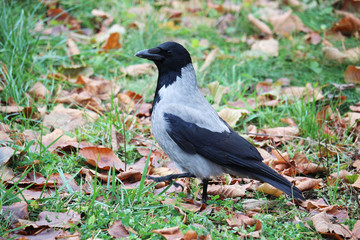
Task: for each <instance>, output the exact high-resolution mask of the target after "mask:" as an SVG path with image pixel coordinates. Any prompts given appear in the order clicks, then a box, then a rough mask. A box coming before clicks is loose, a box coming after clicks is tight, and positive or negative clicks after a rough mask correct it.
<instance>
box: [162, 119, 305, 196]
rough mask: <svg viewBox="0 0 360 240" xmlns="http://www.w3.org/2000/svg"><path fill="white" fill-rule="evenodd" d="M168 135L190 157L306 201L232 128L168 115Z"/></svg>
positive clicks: (295, 188)
mask: <svg viewBox="0 0 360 240" xmlns="http://www.w3.org/2000/svg"><path fill="white" fill-rule="evenodd" d="M164 117H165V119H166V121H167V122H168V129H167V133H168V134H169V136H170V137H171V139H172V140H173V141H174V142H176V144H178V145H179V147H180V148H181V149H182V150H183V151H185V152H187V153H190V154H195V153H197V154H199V155H201V156H203V157H205V158H206V159H208V160H210V161H212V162H214V163H216V164H219V166H223V167H225V168H227V169H229V170H231V171H233V172H237V173H239V174H240V175H242V176H248V177H250V178H254V179H258V180H261V181H264V182H267V183H269V184H271V185H272V186H274V187H276V188H278V189H280V190H281V191H283V192H284V193H286V194H287V195H289V196H293V197H294V198H296V199H298V200H305V198H304V197H303V196H302V194H301V191H300V190H299V189H298V188H297V187H295V186H294V185H293V184H291V183H290V182H289V181H288V180H287V179H286V178H284V177H283V176H281V175H280V174H278V173H277V172H275V171H274V170H273V169H272V168H270V167H269V166H267V165H266V164H265V163H263V162H262V160H263V158H262V157H261V155H260V153H259V152H258V150H257V149H256V148H255V147H254V146H253V145H251V143H249V142H248V141H247V140H245V139H244V138H243V137H241V136H240V135H238V134H237V133H236V132H235V131H234V130H233V129H232V128H230V127H229V132H226V131H224V132H213V131H210V130H209V129H206V128H202V127H199V126H198V125H196V124H194V123H190V122H186V121H184V120H183V119H181V118H180V117H178V116H176V115H173V114H169V113H164Z"/></svg>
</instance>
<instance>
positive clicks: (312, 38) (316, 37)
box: [305, 32, 322, 45]
mask: <svg viewBox="0 0 360 240" xmlns="http://www.w3.org/2000/svg"><path fill="white" fill-rule="evenodd" d="M305 39H306V40H307V41H308V42H309V43H311V44H312V45H318V44H319V43H321V40H322V39H321V36H320V34H319V33H317V32H310V33H308V34H307V35H306V36H305Z"/></svg>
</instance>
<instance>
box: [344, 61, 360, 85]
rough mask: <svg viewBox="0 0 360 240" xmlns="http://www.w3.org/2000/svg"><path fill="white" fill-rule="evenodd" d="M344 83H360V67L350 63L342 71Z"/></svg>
mask: <svg viewBox="0 0 360 240" xmlns="http://www.w3.org/2000/svg"><path fill="white" fill-rule="evenodd" d="M344 78H345V82H346V83H355V84H360V67H356V66H353V65H350V66H348V67H347V68H346V70H345V73H344Z"/></svg>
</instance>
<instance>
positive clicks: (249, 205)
mask: <svg viewBox="0 0 360 240" xmlns="http://www.w3.org/2000/svg"><path fill="white" fill-rule="evenodd" d="M276 204H277V202H276V201H269V200H258V199H246V200H244V201H243V202H242V206H243V208H244V210H245V211H251V210H254V209H271V208H273V207H274V206H275V205H276Z"/></svg>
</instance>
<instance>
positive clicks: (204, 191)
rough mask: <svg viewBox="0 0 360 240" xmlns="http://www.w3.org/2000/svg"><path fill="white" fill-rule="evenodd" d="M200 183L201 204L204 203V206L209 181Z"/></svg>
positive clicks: (204, 180)
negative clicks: (201, 187) (201, 190)
mask: <svg viewBox="0 0 360 240" xmlns="http://www.w3.org/2000/svg"><path fill="white" fill-rule="evenodd" d="M202 182H203V193H202V198H201V203H205V204H206V200H207V187H208V183H209V179H203V180H202Z"/></svg>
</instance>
